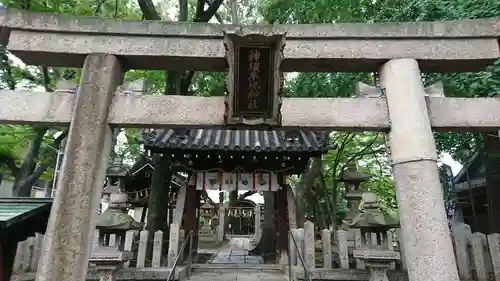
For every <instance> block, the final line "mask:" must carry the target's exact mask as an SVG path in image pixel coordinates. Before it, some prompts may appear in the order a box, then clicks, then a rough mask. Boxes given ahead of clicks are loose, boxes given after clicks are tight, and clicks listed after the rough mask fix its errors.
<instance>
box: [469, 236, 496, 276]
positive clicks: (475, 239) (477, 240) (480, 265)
mask: <svg viewBox="0 0 500 281" xmlns="http://www.w3.org/2000/svg"><path fill="white" fill-rule="evenodd" d="M470 244H471V247H472V255H473V257H474V268H475V269H476V276H477V281H494V280H495V276H494V274H493V266H492V264H491V257H490V253H489V249H488V247H487V244H488V241H487V239H486V235H485V234H483V233H478V232H476V233H473V234H472V235H471V238H470Z"/></svg>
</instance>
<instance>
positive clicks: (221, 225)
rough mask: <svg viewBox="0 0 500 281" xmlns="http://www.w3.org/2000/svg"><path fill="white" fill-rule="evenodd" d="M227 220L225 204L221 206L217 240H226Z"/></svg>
mask: <svg viewBox="0 0 500 281" xmlns="http://www.w3.org/2000/svg"><path fill="white" fill-rule="evenodd" d="M225 220H226V208H225V207H224V205H223V204H220V207H219V225H218V226H217V241H219V242H222V241H223V240H224V226H225Z"/></svg>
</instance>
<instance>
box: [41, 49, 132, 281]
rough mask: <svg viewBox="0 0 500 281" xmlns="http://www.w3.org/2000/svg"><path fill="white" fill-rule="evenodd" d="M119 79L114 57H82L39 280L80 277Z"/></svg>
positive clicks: (78, 280)
mask: <svg viewBox="0 0 500 281" xmlns="http://www.w3.org/2000/svg"><path fill="white" fill-rule="evenodd" d="M122 79H123V73H122V69H121V66H120V64H119V62H118V59H117V58H116V57H115V56H112V55H89V56H88V57H87V59H86V60H85V66H84V69H83V72H82V77H81V80H80V86H79V87H78V92H77V95H76V100H75V109H74V113H73V117H72V120H71V126H70V129H69V134H68V138H67V144H66V149H65V153H64V161H63V164H62V169H61V173H60V174H59V178H58V181H57V186H56V195H55V198H54V201H53V203H52V211H51V213H50V218H49V223H48V226H47V232H46V234H45V240H44V243H43V247H42V255H41V258H40V266H39V267H38V271H37V278H36V279H37V280H38V281H53V280H61V281H70V280H71V281H81V280H84V279H85V274H86V272H87V267H88V258H89V253H90V247H91V237H92V233H93V231H94V229H95V226H96V215H97V210H98V207H99V200H100V197H101V192H102V187H103V184H102V183H103V182H104V178H105V173H106V168H107V163H108V155H109V152H110V149H111V130H110V128H109V127H108V125H107V124H106V123H107V122H106V121H107V117H108V113H109V105H110V103H111V99H112V96H113V94H114V92H115V90H116V87H117V86H118V85H119V84H120V83H121V81H122ZM61 265H64V266H61Z"/></svg>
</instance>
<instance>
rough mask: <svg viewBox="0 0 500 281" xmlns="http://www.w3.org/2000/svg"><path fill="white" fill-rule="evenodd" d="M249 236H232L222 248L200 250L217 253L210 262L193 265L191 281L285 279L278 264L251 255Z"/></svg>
mask: <svg viewBox="0 0 500 281" xmlns="http://www.w3.org/2000/svg"><path fill="white" fill-rule="evenodd" d="M250 249H251V240H250V239H249V238H248V237H231V238H230V241H229V243H228V244H227V245H226V247H224V248H223V249H222V250H220V251H219V250H198V252H199V253H206V254H215V257H214V258H213V259H212V260H211V261H209V262H208V264H195V265H193V274H192V276H191V279H190V280H191V281H285V280H286V279H285V277H284V275H283V273H282V271H281V270H280V267H279V266H278V265H274V264H273V265H270V264H264V259H263V258H262V257H260V256H250V255H249V254H248V251H249V250H250Z"/></svg>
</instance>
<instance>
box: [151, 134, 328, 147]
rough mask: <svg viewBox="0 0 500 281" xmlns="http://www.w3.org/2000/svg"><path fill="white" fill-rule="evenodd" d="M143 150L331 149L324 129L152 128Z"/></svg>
mask: <svg viewBox="0 0 500 281" xmlns="http://www.w3.org/2000/svg"><path fill="white" fill-rule="evenodd" d="M145 148H146V149H151V150H161V149H189V150H226V151H257V152H287V151H288V152H326V151H327V150H328V149H330V148H332V147H331V145H330V144H329V140H328V134H327V133H326V132H313V131H296V132H294V134H293V135H292V136H290V135H287V134H285V132H283V131H258V130H215V129H197V130H180V131H179V130H178V131H175V130H172V129H166V130H155V131H153V133H150V134H149V137H147V138H146V143H145Z"/></svg>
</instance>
